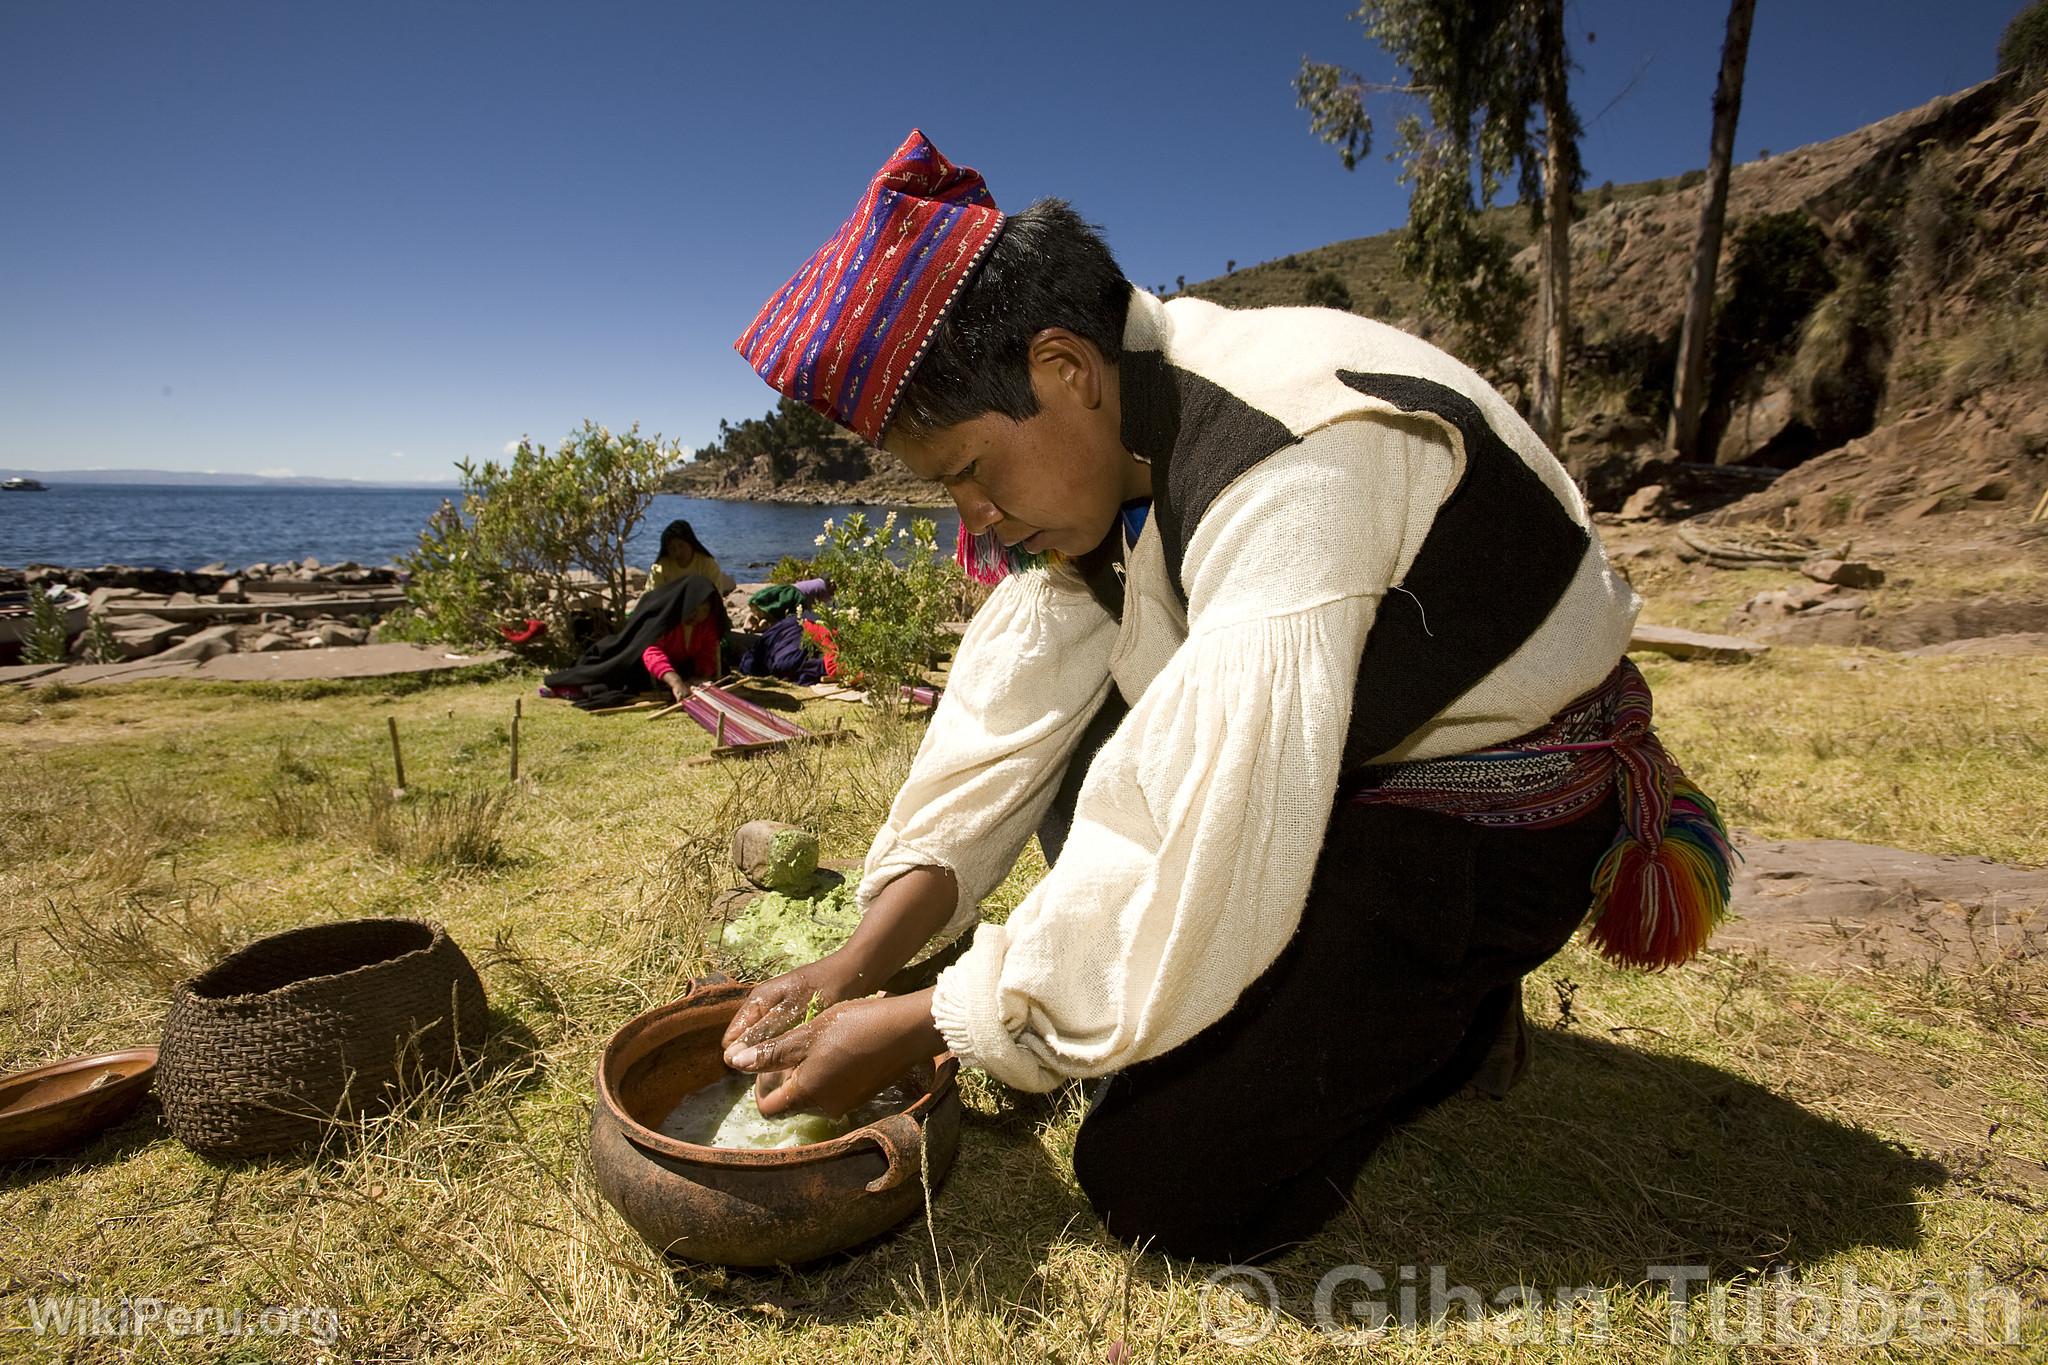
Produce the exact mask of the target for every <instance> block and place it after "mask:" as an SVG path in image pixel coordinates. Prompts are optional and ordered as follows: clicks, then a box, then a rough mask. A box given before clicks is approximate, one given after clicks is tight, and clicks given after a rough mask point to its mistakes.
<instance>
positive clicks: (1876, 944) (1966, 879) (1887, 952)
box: [1713, 834, 2048, 968]
mask: <svg viewBox="0 0 2048 1365" xmlns="http://www.w3.org/2000/svg"><path fill="white" fill-rule="evenodd" d="M1736 847H1738V848H1739V849H1740V850H1741V851H1742V861H1741V862H1740V863H1738V864H1736V868H1735V877H1734V886H1733V893H1732V896H1731V898H1730V908H1731V909H1732V910H1733V911H1734V912H1735V916H1736V918H1734V919H1732V920H1731V921H1730V922H1729V923H1728V924H1726V925H1724V926H1723V927H1722V929H1721V931H1720V932H1719V933H1717V934H1716V935H1715V936H1714V940H1713V942H1714V946H1716V947H1725V948H1743V949H1748V950H1750V951H1752V952H1755V951H1768V952H1770V953H1771V954H1772V955H1773V956H1776V957H1781V958H1785V959H1787V960H1789V961H1792V962H1796V963H1799V964H1801V965H1803V966H1808V967H1821V968H1840V967H1844V966H1851V967H1866V968H1867V967H1872V966H1882V965H1884V964H1885V963H1886V962H1894V963H1896V962H1902V961H1908V962H1941V961H1952V962H1956V963H1959V964H1961V965H1963V966H1965V967H1970V966H1976V965H1979V964H1983V963H1988V962H1996V961H2000V960H2005V959H2011V958H2020V957H2038V956H2040V955H2041V954H2042V953H2043V952H2044V951H2048V918H2044V915H2043V911H2044V909H2048V869H2027V868H2018V867H2009V866H2007V865H2005V864H2002V863H1995V862H1992V861H1991V860H1990V859H1988V858H1970V857H1961V856H1956V855H1948V854H1933V853H1913V852H1909V851H1907V850H1905V849H1897V848H1884V847H1881V846H1878V845H1873V844H1858V843H1851V842H1849V841H1848V840H1844V839H1797V840H1785V841H1780V842H1769V841H1764V840H1754V839H1751V838H1750V837H1749V836H1748V835H1746V834H1738V836H1737V838H1736Z"/></svg>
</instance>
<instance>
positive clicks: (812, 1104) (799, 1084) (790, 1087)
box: [725, 989, 946, 1118]
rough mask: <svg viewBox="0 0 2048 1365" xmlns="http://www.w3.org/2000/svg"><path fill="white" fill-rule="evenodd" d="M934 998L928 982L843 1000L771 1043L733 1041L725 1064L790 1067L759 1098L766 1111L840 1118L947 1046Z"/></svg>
mask: <svg viewBox="0 0 2048 1365" xmlns="http://www.w3.org/2000/svg"><path fill="white" fill-rule="evenodd" d="M931 997H932V993H931V991H930V990H929V989H926V990H922V991H918V992H916V993H915V994H912V995H890V996H881V997H878V998H875V999H870V1000H847V1001H843V1002H841V1003H839V1004H836V1005H833V1006H831V1007H829V1008H827V1009H826V1010H824V1011H823V1012H822V1013H820V1014H819V1015H818V1016H817V1017H816V1018H814V1019H812V1020H811V1021H810V1022H809V1023H805V1024H799V1025H797V1026H796V1027H795V1028H792V1029H790V1030H789V1031H788V1032H786V1033H781V1034H777V1035H776V1036H774V1037H772V1038H770V1039H768V1040H767V1041H765V1042H762V1043H759V1044H745V1043H741V1044H739V1045H737V1046H728V1047H727V1049H726V1053H725V1061H726V1065H728V1066H730V1067H732V1068H733V1069H734V1070H736V1071H754V1072H765V1071H782V1072H786V1073H787V1074H786V1075H785V1076H784V1077H783V1078H782V1080H781V1082H780V1083H779V1084H778V1085H776V1087H775V1088H774V1090H773V1092H772V1093H770V1094H768V1095H765V1096H760V1097H758V1099H757V1102H758V1104H759V1105H760V1109H761V1113H762V1114H763V1115H764V1116H766V1117H769V1118H773V1117H774V1116H775V1115H777V1114H784V1113H788V1112H789V1111H790V1110H792V1109H812V1110H816V1111H818V1112H819V1113H824V1114H831V1115H834V1116H835V1117H836V1116H838V1115H841V1114H844V1113H846V1112H847V1111H848V1110H850V1109H852V1108H853V1107H854V1106H855V1105H857V1104H859V1103H860V1102H861V1101H862V1100H865V1099H867V1098H868V1097H870V1096H872V1095H874V1094H875V1093H876V1092H877V1091H879V1090H881V1089H882V1088H883V1087H884V1086H887V1085H889V1084H891V1083H892V1082H895V1081H899V1080H901V1079H903V1077H904V1076H905V1075H906V1074H907V1073H908V1072H909V1071H910V1068H911V1067H913V1066H914V1065H916V1064H917V1063H918V1062H921V1061H928V1060H929V1059H931V1058H932V1057H935V1056H937V1055H938V1054H939V1053H941V1052H943V1051H945V1049H946V1042H945V1039H944V1037H943V1036H942V1035H941V1034H940V1033H939V1030H938V1026H937V1025H936V1024H934V1023H933V1022H932V1000H931Z"/></svg>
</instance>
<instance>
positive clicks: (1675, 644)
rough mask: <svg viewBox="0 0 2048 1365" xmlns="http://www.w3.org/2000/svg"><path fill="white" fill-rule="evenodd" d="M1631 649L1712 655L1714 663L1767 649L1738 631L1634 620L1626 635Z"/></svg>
mask: <svg viewBox="0 0 2048 1365" xmlns="http://www.w3.org/2000/svg"><path fill="white" fill-rule="evenodd" d="M1628 647H1629V648H1630V649H1631V650H1636V649H1647V650H1653V651H1655V652H1656V653H1659V654H1668V655H1670V656H1671V657H1672V658H1674V659H1711V660H1713V661H1714V662H1716V663H1741V662H1743V661H1745V660H1748V659H1754V658H1758V657H1759V656H1761V655H1763V654H1765V653H1768V652H1769V650H1770V646H1769V645H1763V644H1758V643H1757V642H1756V641H1754V640H1745V639H1743V638H1742V637H1741V636H1739V635H1704V634H1701V633H1700V632H1699V631H1696V630H1680V629H1678V628H1677V627H1676V626H1651V625H1644V624H1642V623H1640V622H1639V623H1637V625H1636V628H1635V631H1634V633H1633V634H1631V635H1630V636H1629V641H1628Z"/></svg>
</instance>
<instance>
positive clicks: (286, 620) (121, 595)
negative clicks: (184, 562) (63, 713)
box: [0, 557, 405, 662]
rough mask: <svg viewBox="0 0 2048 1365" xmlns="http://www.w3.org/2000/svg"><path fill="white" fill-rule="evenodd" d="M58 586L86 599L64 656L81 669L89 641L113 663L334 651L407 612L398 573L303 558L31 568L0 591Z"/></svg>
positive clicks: (1, 577)
mask: <svg viewBox="0 0 2048 1365" xmlns="http://www.w3.org/2000/svg"><path fill="white" fill-rule="evenodd" d="M59 584H61V585H63V586H65V587H69V588H71V589H74V590H75V591H77V592H79V593H83V594H85V599H86V600H85V604H84V610H83V614H82V616H83V619H82V620H81V621H80V622H79V623H78V625H79V626H80V627H83V626H87V625H96V629H85V628H78V629H76V632H75V634H74V636H73V638H72V642H71V654H72V657H73V658H74V659H79V660H84V659H87V658H88V657H90V656H91V655H92V654H93V653H94V652H95V649H96V642H95V635H96V634H97V635H98V636H99V637H100V641H101V642H102V643H104V642H111V652H112V656H113V658H112V660H110V661H119V662H128V661H132V660H136V659H144V658H158V659H161V660H163V661H165V662H174V661H179V660H188V659H189V660H194V661H204V660H207V659H211V658H214V657H216V656H218V655H222V654H231V653H248V654H264V653H271V652H275V651H280V650H293V649H336V648H347V647H349V646H354V645H363V644H368V643H370V640H371V635H372V632H373V630H374V628H375V626H376V624H377V622H378V621H380V620H382V619H383V618H384V617H385V616H386V615H388V614H389V613H390V612H391V611H393V610H394V609H396V608H398V607H401V606H403V605H404V604H405V574H404V573H403V572H402V571H400V570H399V569H398V568H397V567H396V566H395V565H389V564H387V565H380V566H377V567H367V566H365V565H362V564H358V563H356V562H355V561H353V560H347V561H343V562H341V563H338V564H322V563H321V562H320V561H319V560H317V559H313V558H310V557H309V558H306V559H301V560H296V561H290V560H288V561H283V562H280V563H275V564H268V563H264V564H250V565H247V566H245V567H244V568H241V569H238V570H237V569H230V568H229V567H228V566H227V565H226V564H224V563H215V564H209V565H207V566H206V567H204V568H200V569H190V570H181V569H158V568H148V567H138V566H134V565H126V564H103V565H100V566H98V567H95V568H78V567H66V566H61V565H55V564H31V565H29V566H27V567H26V568H25V569H21V570H12V569H0V591H16V592H19V591H21V590H23V589H26V588H30V587H50V586H54V585H59Z"/></svg>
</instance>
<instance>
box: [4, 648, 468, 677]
mask: <svg viewBox="0 0 2048 1365" xmlns="http://www.w3.org/2000/svg"><path fill="white" fill-rule="evenodd" d="M505 657H507V656H506V654H505V651H503V650H490V651H487V652H485V653H482V654H459V653H455V652H453V651H450V650H447V649H442V648H437V647H434V646H429V645H410V644H378V645H358V646H356V647H355V648H353V649H311V650H292V651H289V652H286V653H277V654H223V655H220V656H218V657H216V658H212V659H208V660H206V661H205V662H204V663H198V662H193V661H189V660H188V661H185V662H182V663H175V662H174V663H165V662H164V661H162V660H161V659H155V658H150V659H138V660H136V661H135V662H134V663H126V664H73V665H71V666H69V667H66V668H56V669H54V671H52V666H51V665H47V664H31V665H26V666H23V667H19V668H10V669H0V684H4V683H10V682H12V683H20V684H24V685H35V684H39V683H44V682H58V683H71V684H92V683H125V682H140V681H144V680H147V679H150V678H198V679H201V680H203V681H218V682H312V681H317V680H320V679H327V678H381V677H388V676H390V675H393V674H398V673H439V672H443V671H446V670H448V669H454V668H468V667H470V666H471V665H473V664H482V663H491V662H493V661H495V660H498V659H503V658H505Z"/></svg>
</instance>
